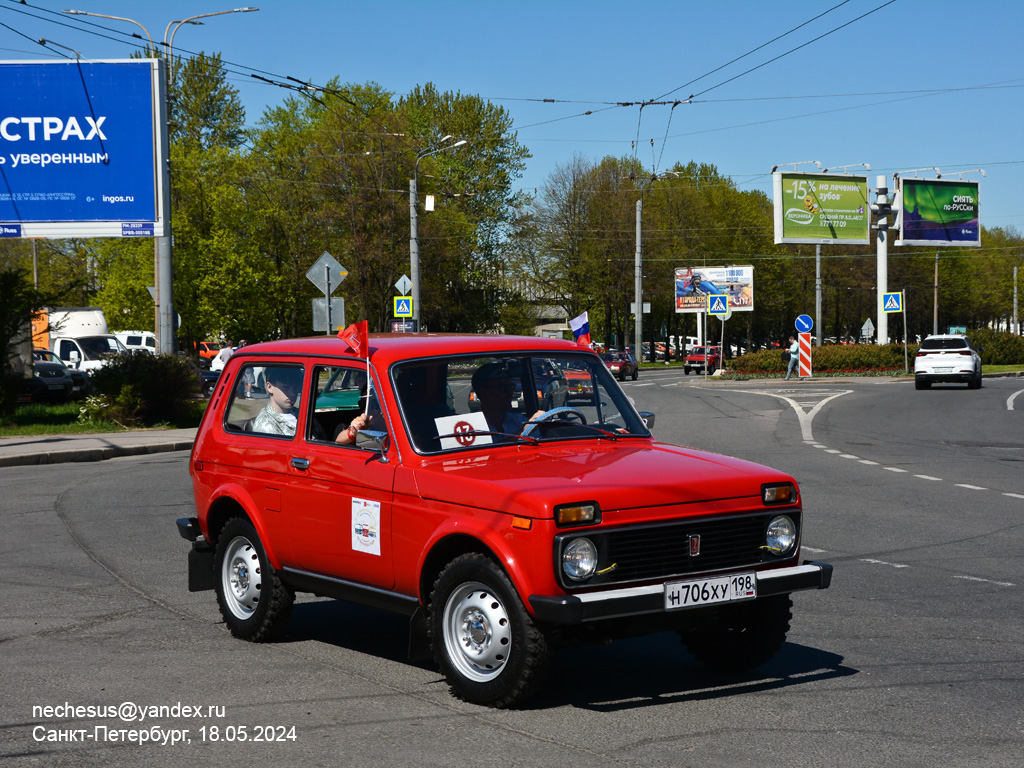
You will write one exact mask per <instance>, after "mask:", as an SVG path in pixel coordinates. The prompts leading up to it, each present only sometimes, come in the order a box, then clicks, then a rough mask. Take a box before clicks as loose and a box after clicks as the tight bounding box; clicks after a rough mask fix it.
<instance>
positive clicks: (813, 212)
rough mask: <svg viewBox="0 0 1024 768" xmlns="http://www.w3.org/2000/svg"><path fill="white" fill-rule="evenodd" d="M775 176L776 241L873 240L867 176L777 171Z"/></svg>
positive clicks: (853, 242) (856, 242)
mask: <svg viewBox="0 0 1024 768" xmlns="http://www.w3.org/2000/svg"><path fill="white" fill-rule="evenodd" d="M772 180H773V184H774V189H775V242H776V243H822V244H839V245H867V244H869V243H870V242H871V233H870V225H871V209H870V207H869V202H868V177H867V176H854V175H849V174H835V175H829V174H827V173H783V172H776V173H773V174H772Z"/></svg>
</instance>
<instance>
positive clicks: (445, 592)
mask: <svg viewBox="0 0 1024 768" xmlns="http://www.w3.org/2000/svg"><path fill="white" fill-rule="evenodd" d="M429 629H430V644H431V648H432V649H433V652H434V659H435V660H436V661H437V665H438V667H440V669H441V672H442V673H443V674H444V676H445V678H447V680H448V685H450V686H451V689H452V692H453V693H454V694H455V695H456V696H458V697H459V698H462V699H465V700H466V701H469V702H472V703H474V704H482V705H484V706H488V707H510V706H513V705H515V704H519V703H521V702H522V701H524V700H526V699H527V698H528V697H529V696H531V695H532V694H533V693H534V692H535V691H536V690H537V689H538V688H539V687H540V685H541V683H542V682H543V679H544V676H545V674H546V673H547V667H548V661H549V656H550V652H549V650H548V645H547V638H546V637H545V636H544V633H543V632H542V631H541V630H540V628H539V627H538V626H537V625H536V624H535V623H534V621H533V619H532V618H531V617H530V615H529V614H528V613H527V612H526V609H525V607H524V606H523V603H522V601H521V600H520V599H519V595H518V594H517V593H516V590H515V587H513V586H512V583H511V582H510V581H509V578H508V576H506V575H505V572H504V571H502V570H501V568H500V567H498V565H497V564H496V563H495V562H494V561H493V560H491V559H490V558H489V557H486V556H484V555H482V554H478V553H475V552H471V553H468V554H465V555H461V556H459V557H457V558H455V559H454V560H452V561H451V562H450V563H448V565H447V566H446V567H445V569H444V570H443V571H442V572H441V574H440V575H439V576H438V577H437V581H435V582H434V589H433V591H432V592H431V595H430V609H429Z"/></svg>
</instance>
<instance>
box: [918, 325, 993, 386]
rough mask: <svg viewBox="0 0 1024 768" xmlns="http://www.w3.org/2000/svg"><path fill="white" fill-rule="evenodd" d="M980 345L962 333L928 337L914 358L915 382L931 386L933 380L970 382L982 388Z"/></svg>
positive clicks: (968, 383)
mask: <svg viewBox="0 0 1024 768" xmlns="http://www.w3.org/2000/svg"><path fill="white" fill-rule="evenodd" d="M981 351H982V350H981V348H980V347H979V348H975V346H974V345H973V344H971V340H970V339H969V338H967V337H966V336H963V335H960V334H944V335H939V336H928V337H927V338H925V340H924V341H923V342H921V348H920V349H919V350H918V352H917V357H915V358H914V385H915V386H916V387H917V388H918V389H928V387H930V386H931V385H932V383H933V382H967V388H968V389H980V388H981Z"/></svg>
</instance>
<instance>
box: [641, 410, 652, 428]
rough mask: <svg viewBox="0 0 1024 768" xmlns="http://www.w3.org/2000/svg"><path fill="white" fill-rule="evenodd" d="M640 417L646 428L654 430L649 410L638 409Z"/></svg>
mask: <svg viewBox="0 0 1024 768" xmlns="http://www.w3.org/2000/svg"><path fill="white" fill-rule="evenodd" d="M640 418H641V419H643V422H644V426H645V427H647V429H649V430H651V431H652V432H653V431H654V414H653V413H651V412H650V411H640Z"/></svg>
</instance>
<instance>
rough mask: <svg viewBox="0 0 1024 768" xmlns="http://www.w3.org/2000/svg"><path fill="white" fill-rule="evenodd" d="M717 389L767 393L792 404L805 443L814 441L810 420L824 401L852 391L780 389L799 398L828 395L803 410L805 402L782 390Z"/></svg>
mask: <svg viewBox="0 0 1024 768" xmlns="http://www.w3.org/2000/svg"><path fill="white" fill-rule="evenodd" d="M718 391H719V392H742V393H743V394H745V395H751V394H753V395H767V396H768V397H777V398H778V399H779V400H785V401H786V402H787V403H789V404H790V405H791V406H793V410H794V411H796V417H797V419H798V420H799V422H800V434H801V437H802V438H803V440H804V442H805V443H813V442H814V435H813V434H812V433H811V422H813V421H814V417H815V416H817V415H818V411H820V410H821V409H822V408H823V407H824V405H825V403H827V402H829V401H830V400H835V399H836V398H837V397H842V396H843V395H849V394H851V393H852V392H853V390H852V389H844V390H841V391H839V392H834V391H833V390H830V389H823V390H811V391H804V390H798V389H790V390H782V392H792V393H793V394H794V395H797V393H799V395H798V397H800V398H801V399H806V398H808V397H822V396H824V395H828V397H825V398H824V399H823V400H819V401H818V402H817V403H815V404H814V407H813V408H811V410H809V411H805V410H804V407H805V403H800V402H797V401H796V400H794V399H793V398H791V397H787V396H786V395H785V394H782V392H769V391H768V390H764V389H725V390H718ZM806 405H810V403H806Z"/></svg>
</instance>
